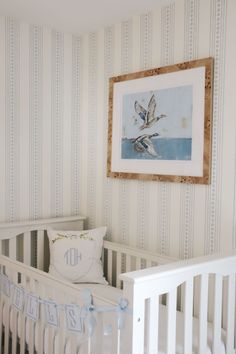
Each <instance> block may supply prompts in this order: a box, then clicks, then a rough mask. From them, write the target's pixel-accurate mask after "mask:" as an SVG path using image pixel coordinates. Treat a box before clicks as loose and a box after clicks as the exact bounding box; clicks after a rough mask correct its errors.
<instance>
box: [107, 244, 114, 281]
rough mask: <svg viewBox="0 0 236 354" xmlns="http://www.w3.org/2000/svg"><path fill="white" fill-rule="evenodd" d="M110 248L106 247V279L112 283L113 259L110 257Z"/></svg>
mask: <svg viewBox="0 0 236 354" xmlns="http://www.w3.org/2000/svg"><path fill="white" fill-rule="evenodd" d="M112 254H113V253H112V250H111V249H108V252H107V257H108V263H107V281H108V283H109V284H112V268H113V267H112V260H113V257H112Z"/></svg>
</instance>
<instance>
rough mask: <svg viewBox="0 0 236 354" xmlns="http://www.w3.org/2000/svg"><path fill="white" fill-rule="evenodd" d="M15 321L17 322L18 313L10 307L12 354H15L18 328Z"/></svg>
mask: <svg viewBox="0 0 236 354" xmlns="http://www.w3.org/2000/svg"><path fill="white" fill-rule="evenodd" d="M17 320H18V312H17V310H16V309H15V308H14V307H12V327H13V329H12V331H11V333H12V335H11V346H12V347H11V352H12V354H15V353H16V346H17V336H18V328H17Z"/></svg>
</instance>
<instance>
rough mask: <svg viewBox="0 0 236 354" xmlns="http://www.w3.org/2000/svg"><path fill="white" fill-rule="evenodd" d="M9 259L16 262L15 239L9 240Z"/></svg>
mask: <svg viewBox="0 0 236 354" xmlns="http://www.w3.org/2000/svg"><path fill="white" fill-rule="evenodd" d="M9 257H10V258H11V259H14V260H16V238H12V239H10V240H9Z"/></svg>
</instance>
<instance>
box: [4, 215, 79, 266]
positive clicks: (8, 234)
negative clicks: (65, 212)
mask: <svg viewBox="0 0 236 354" xmlns="http://www.w3.org/2000/svg"><path fill="white" fill-rule="evenodd" d="M84 221H85V217H83V216H78V215H77V216H69V217H61V218H50V219H40V220H32V221H22V222H18V223H2V224H0V254H3V255H6V256H9V257H10V258H11V259H14V260H18V261H21V262H23V263H25V264H28V265H31V266H34V267H36V268H38V269H41V270H45V271H47V270H48V265H49V247H48V239H47V237H46V234H45V230H46V229H47V228H48V227H52V228H54V229H59V230H82V229H83V228H84Z"/></svg>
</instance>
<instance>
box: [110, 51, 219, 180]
mask: <svg viewBox="0 0 236 354" xmlns="http://www.w3.org/2000/svg"><path fill="white" fill-rule="evenodd" d="M212 82H213V58H204V59H199V60H193V61H189V62H184V63H180V64H175V65H171V66H165V67H161V68H156V69H150V70H145V71H141V72H137V73H132V74H126V75H120V76H116V77H112V78H110V80H109V121H108V155H107V176H108V177H113V178H130V179H142V180H153V181H169V182H181V183H202V184H209V183H210V174H211V129H212Z"/></svg>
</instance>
